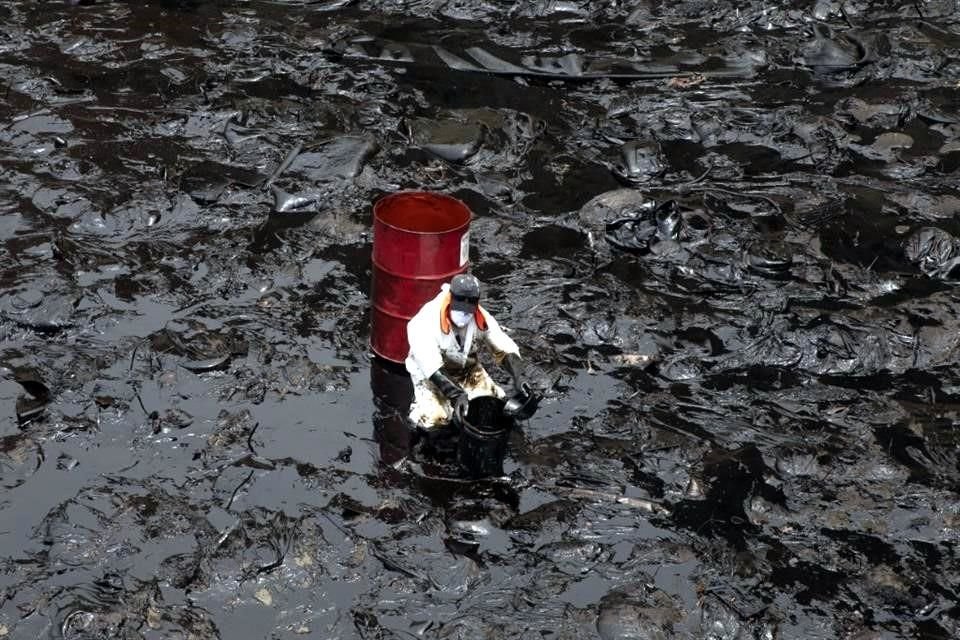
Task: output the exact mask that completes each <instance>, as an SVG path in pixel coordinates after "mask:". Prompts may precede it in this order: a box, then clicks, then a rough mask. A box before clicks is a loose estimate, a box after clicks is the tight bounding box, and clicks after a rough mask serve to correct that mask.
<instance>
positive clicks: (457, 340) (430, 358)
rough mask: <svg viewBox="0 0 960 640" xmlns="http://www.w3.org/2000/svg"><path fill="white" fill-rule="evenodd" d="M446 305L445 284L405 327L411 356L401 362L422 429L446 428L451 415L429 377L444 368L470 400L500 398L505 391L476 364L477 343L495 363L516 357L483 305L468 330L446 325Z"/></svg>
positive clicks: (512, 344) (415, 417)
mask: <svg viewBox="0 0 960 640" xmlns="http://www.w3.org/2000/svg"><path fill="white" fill-rule="evenodd" d="M450 302H451V296H450V285H448V284H444V285H443V286H442V287H441V290H440V294H439V295H437V297H435V298H434V299H433V300H431V301H430V302H428V303H426V304H425V305H423V307H421V309H420V311H418V312H417V315H415V316H413V318H411V319H410V322H408V323H407V341H408V342H409V343H410V353H409V355H408V356H407V360H406V363H405V364H406V367H407V371H408V372H409V373H410V378H411V380H412V381H413V403H412V404H411V405H410V420H411V421H412V422H413V423H414V424H415V425H417V426H419V427H422V428H424V429H432V428H435V427H441V426H444V425H446V424H448V423H449V422H450V419H451V418H452V417H453V408H452V407H451V406H450V401H449V400H447V398H446V397H444V395H443V394H442V393H441V392H440V390H439V389H437V387H436V385H434V384H433V383H432V382H430V376H432V375H433V374H434V373H436V372H437V371H438V370H440V369H443V373H444V374H445V375H447V376H448V377H449V378H450V379H451V380H453V381H454V382H455V383H457V384H459V385H460V386H461V387H462V388H463V390H464V391H465V392H466V393H467V397H468V398H475V397H477V396H485V395H486V396H489V395H493V396H496V397H498V398H503V397H504V393H503V389H501V388H500V386H499V385H497V383H495V382H494V381H493V379H492V378H491V377H490V374H488V373H487V372H486V370H485V369H484V368H483V366H481V364H480V362H479V361H478V360H477V357H476V353H477V345H478V344H486V345H487V346H488V347H489V348H490V350H491V352H492V353H493V357H494V359H495V360H496V362H497V363H500V362H501V361H502V360H503V358H504V357H506V355H507V354H508V353H512V354H515V355H517V356H519V355H520V350H519V349H518V348H517V344H516V343H515V342H514V341H513V340H512V339H511V338H510V336H508V335H507V334H506V333H504V332H503V329H501V328H500V325H499V323H497V321H496V320H495V319H494V318H493V316H491V315H490V314H489V313H487V312H486V311H485V310H484V309H483V307H481V306H477V310H476V312H475V313H474V315H473V318H471V319H470V321H469V322H468V323H467V325H466V326H464V327H457V326H456V325H454V324H453V323H452V322H450V318H449V315H448V310H449V308H450ZM464 360H466V362H464Z"/></svg>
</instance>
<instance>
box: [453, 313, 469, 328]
mask: <svg viewBox="0 0 960 640" xmlns="http://www.w3.org/2000/svg"><path fill="white" fill-rule="evenodd" d="M472 317H473V314H472V313H468V312H466V311H453V310H451V311H450V322H452V323H453V324H455V325H457V326H458V327H465V326H467V323H468V322H470V318H472Z"/></svg>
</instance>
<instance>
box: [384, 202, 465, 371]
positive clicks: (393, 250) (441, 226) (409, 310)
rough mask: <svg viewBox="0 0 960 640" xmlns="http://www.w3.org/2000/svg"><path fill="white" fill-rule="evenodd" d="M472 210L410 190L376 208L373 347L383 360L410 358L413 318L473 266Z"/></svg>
mask: <svg viewBox="0 0 960 640" xmlns="http://www.w3.org/2000/svg"><path fill="white" fill-rule="evenodd" d="M469 251H470V209H469V208H468V207H467V205H465V204H463V203H462V202H460V201H459V200H457V199H456V198H452V197H450V196H447V195H443V194H439V193H429V192H425V191H404V192H401V193H394V194H392V195H389V196H386V197H384V198H381V199H380V200H378V201H377V203H376V204H375V205H374V207H373V287H372V297H373V312H372V318H371V328H370V346H371V347H372V348H373V352H374V353H376V354H377V355H378V356H380V357H381V358H386V359H387V360H392V361H393V362H403V361H404V360H406V358H407V351H408V345H407V322H408V321H409V320H410V318H412V317H413V316H414V315H415V314H416V313H417V311H419V310H420V307H422V306H423V305H424V303H426V302H427V301H429V300H430V299H431V298H433V297H435V296H436V295H437V294H438V293H440V285H442V284H443V283H444V282H449V281H450V279H451V278H453V276H455V275H457V274H458V273H463V272H464V271H466V270H467V263H468V261H469V257H470V255H469Z"/></svg>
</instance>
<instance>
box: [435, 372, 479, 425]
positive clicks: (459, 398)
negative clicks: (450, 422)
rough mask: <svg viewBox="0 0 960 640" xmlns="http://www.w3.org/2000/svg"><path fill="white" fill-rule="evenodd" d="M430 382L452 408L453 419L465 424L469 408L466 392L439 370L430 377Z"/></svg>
mask: <svg viewBox="0 0 960 640" xmlns="http://www.w3.org/2000/svg"><path fill="white" fill-rule="evenodd" d="M430 382H432V383H433V384H434V385H436V387H437V389H439V390H440V393H442V394H443V395H444V397H446V398H447V400H449V401H450V406H452V407H453V415H454V418H456V419H457V420H459V421H460V422H465V421H466V419H467V410H468V409H469V408H470V399H469V398H467V394H466V392H465V391H464V390H463V389H462V388H461V387H460V386H459V385H457V384H456V383H455V382H454V381H453V380H451V379H450V378H448V377H447V376H446V375H444V374H443V372H442V371H439V370H438V371H437V372H436V373H434V374H433V375H432V376H430Z"/></svg>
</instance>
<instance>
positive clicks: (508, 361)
mask: <svg viewBox="0 0 960 640" xmlns="http://www.w3.org/2000/svg"><path fill="white" fill-rule="evenodd" d="M503 368H504V369H506V370H507V373H509V374H510V377H511V378H513V390H514V391H515V392H517V393H524V394H525V393H527V389H526V388H525V387H526V380H524V379H523V363H522V362H521V361H520V356H518V355H517V354H515V353H508V354H507V356H506V358H504V359H503Z"/></svg>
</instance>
